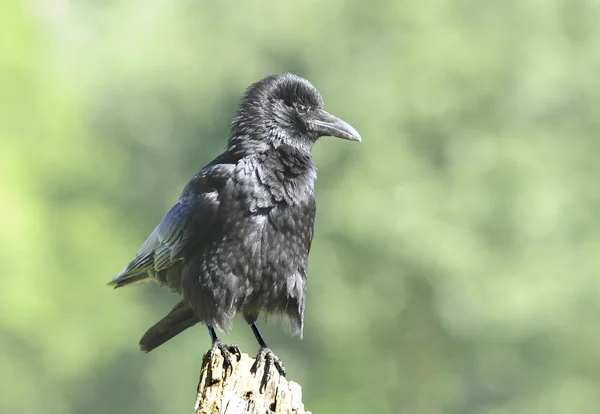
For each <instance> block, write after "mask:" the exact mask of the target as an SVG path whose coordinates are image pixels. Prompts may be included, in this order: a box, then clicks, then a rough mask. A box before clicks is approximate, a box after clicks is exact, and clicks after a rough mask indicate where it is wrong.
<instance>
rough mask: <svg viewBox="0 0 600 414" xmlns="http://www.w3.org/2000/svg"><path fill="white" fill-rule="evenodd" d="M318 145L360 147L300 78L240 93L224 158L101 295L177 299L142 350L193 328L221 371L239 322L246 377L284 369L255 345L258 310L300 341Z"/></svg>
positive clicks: (193, 183)
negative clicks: (151, 291) (329, 141)
mask: <svg viewBox="0 0 600 414" xmlns="http://www.w3.org/2000/svg"><path fill="white" fill-rule="evenodd" d="M321 136H334V137H339V138H343V139H346V140H350V141H359V142H360V141H361V137H360V135H359V133H358V132H357V131H356V130H355V129H354V128H353V127H352V126H350V125H349V124H348V123H346V122H345V121H343V120H341V119H339V118H337V117H335V116H333V115H331V114H330V113H328V112H326V111H325V110H324V109H323V98H322V97H321V94H320V93H319V92H318V91H317V89H316V88H315V87H314V86H313V85H312V84H311V83H310V82H309V81H308V80H306V79H304V78H301V77H299V76H297V75H294V74H290V73H286V74H280V75H272V76H268V77H266V78H264V79H262V80H260V81H258V82H256V83H254V84H253V85H251V86H250V87H249V88H248V89H247V90H246V93H245V94H244V96H243V97H242V100H241V102H240V104H239V106H238V109H237V112H236V115H235V118H234V119H233V122H232V124H231V132H230V136H229V140H228V142H227V146H226V149H225V151H224V152H223V153H222V154H221V155H219V156H217V157H216V158H215V159H214V160H213V161H212V162H210V163H209V164H208V165H207V166H205V167H204V168H202V170H200V172H199V173H197V174H196V175H195V176H194V177H193V178H192V179H191V180H190V181H189V182H188V184H187V185H186V186H185V188H184V189H183V191H182V193H181V196H180V198H179V200H178V201H177V203H176V204H175V205H174V206H173V207H172V208H171V209H170V210H169V211H168V212H167V213H166V214H165V216H164V217H163V219H162V221H161V222H160V223H159V224H158V226H157V227H156V228H155V229H154V231H153V232H152V234H150V236H149V237H148V239H147V240H146V241H145V243H144V244H143V245H142V247H141V248H140V249H139V251H138V252H137V254H136V256H135V258H134V259H133V260H132V261H131V262H130V263H129V264H128V265H127V267H126V268H125V269H123V271H121V273H119V274H118V275H117V276H116V277H115V278H114V279H112V281H111V282H109V285H112V286H114V287H115V288H117V287H122V286H128V285H135V284H139V283H141V282H145V281H148V280H150V279H151V280H154V281H155V282H157V283H158V284H159V285H161V286H164V287H166V288H168V289H169V290H171V291H173V292H176V293H178V294H179V295H181V296H182V300H181V301H180V302H179V303H177V304H176V305H175V307H173V309H172V310H171V311H170V312H169V313H168V314H167V316H165V317H164V318H163V319H162V320H160V321H159V322H158V323H156V324H155V325H154V326H152V327H151V328H150V329H149V330H148V331H147V332H146V333H145V334H144V336H143V337H142V339H141V340H140V343H139V348H140V350H142V351H146V352H149V351H151V350H153V349H154V348H156V347H158V346H159V345H161V344H163V343H164V342H166V341H168V340H169V339H171V338H173V337H174V336H175V335H177V334H179V333H181V332H183V331H184V330H185V329H187V328H189V327H191V326H193V325H195V324H196V323H198V322H202V323H204V324H206V326H207V327H208V332H209V335H210V339H211V342H212V346H211V349H210V351H209V356H210V357H212V356H213V355H214V353H215V352H216V350H217V349H218V350H219V351H220V352H221V355H222V356H223V359H224V365H225V368H226V369H227V368H228V367H229V368H233V366H232V359H231V355H232V354H233V355H235V356H237V359H238V360H239V358H240V357H241V353H240V350H239V348H238V346H237V345H228V344H223V343H222V342H221V341H220V340H219V337H218V336H217V333H216V331H215V328H217V329H218V330H219V331H221V332H223V331H227V330H228V329H229V328H230V326H231V320H232V318H233V317H234V316H235V315H236V314H237V313H241V314H242V315H243V317H244V319H245V320H246V322H247V323H248V324H249V325H250V327H251V329H252V332H253V333H254V336H255V337H256V340H257V341H258V344H259V346H260V350H259V352H258V354H257V356H256V361H255V363H254V365H253V372H256V369H257V368H258V366H259V365H261V364H262V363H263V362H264V364H265V367H264V374H263V379H262V384H263V385H265V384H266V383H267V382H268V380H269V378H270V376H271V374H270V372H271V370H272V369H273V367H275V368H276V369H277V370H278V371H279V372H280V374H282V375H285V368H284V366H283V363H282V362H281V360H280V359H279V358H278V357H277V356H276V355H275V354H274V353H273V352H272V351H271V349H270V348H269V347H268V346H267V343H266V342H265V340H264V339H263V338H262V336H261V334H260V332H259V330H258V327H257V325H256V321H257V319H258V316H259V314H260V313H261V312H264V313H267V314H280V315H283V316H285V317H287V318H288V319H289V321H290V325H291V327H292V330H293V333H294V334H296V335H299V336H300V337H302V332H303V327H304V305H305V296H306V279H307V275H306V268H307V262H308V255H309V251H310V247H311V243H312V239H313V234H314V221H315V213H316V204H315V197H314V183H315V179H316V176H317V174H316V168H315V165H314V164H313V160H312V157H311V149H312V146H313V144H314V143H315V142H316V141H317V140H318V139H319V138H320V137H321Z"/></svg>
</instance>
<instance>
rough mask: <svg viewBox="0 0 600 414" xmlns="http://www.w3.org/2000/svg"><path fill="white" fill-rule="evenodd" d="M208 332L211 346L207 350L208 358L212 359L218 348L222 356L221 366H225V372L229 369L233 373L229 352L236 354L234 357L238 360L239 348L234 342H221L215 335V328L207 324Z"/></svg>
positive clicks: (240, 354)
mask: <svg viewBox="0 0 600 414" xmlns="http://www.w3.org/2000/svg"><path fill="white" fill-rule="evenodd" d="M208 334H209V335H210V340H211V342H212V346H211V348H210V350H209V351H208V358H209V359H211V360H212V358H213V357H214V355H215V352H216V350H217V349H218V350H219V351H221V356H222V357H223V366H224V367H225V373H227V371H228V370H231V373H233V361H232V360H231V354H234V355H235V356H236V359H237V360H238V361H239V360H240V358H241V357H242V353H241V352H240V348H239V347H238V346H237V345H234V344H224V343H223V342H221V340H220V339H219V337H218V336H217V333H216V332H215V329H214V328H213V327H212V326H211V325H208Z"/></svg>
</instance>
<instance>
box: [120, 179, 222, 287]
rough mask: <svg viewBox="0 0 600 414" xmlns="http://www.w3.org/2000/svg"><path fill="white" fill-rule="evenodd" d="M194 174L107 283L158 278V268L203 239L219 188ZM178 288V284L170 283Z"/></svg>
mask: <svg viewBox="0 0 600 414" xmlns="http://www.w3.org/2000/svg"><path fill="white" fill-rule="evenodd" d="M205 178H206V174H204V176H200V175H197V176H196V177H194V179H193V180H192V181H191V182H190V183H189V184H188V186H187V187H186V190H184V193H183V194H182V196H181V198H180V199H179V201H178V202H177V204H175V205H174V206H173V207H171V209H170V210H169V211H168V212H167V214H165V216H164V217H163V219H162V220H161V222H160V223H159V225H158V226H157V227H156V228H155V229H154V231H153V232H152V234H150V236H149V237H148V239H147V240H146V241H145V242H144V244H143V245H142V247H141V248H140V250H139V251H138V252H137V254H136V256H135V258H134V259H133V260H132V261H131V262H130V263H129V265H127V267H126V268H125V269H123V271H122V272H121V273H119V274H118V275H117V276H116V277H115V278H114V279H113V280H112V281H111V282H110V283H109V284H110V285H113V286H115V287H120V286H125V285H130V284H137V283H141V282H145V281H146V280H148V279H149V278H153V279H155V280H157V281H158V282H159V283H160V282H161V280H159V279H162V277H160V272H161V271H163V270H168V269H169V268H171V267H172V266H174V265H176V264H177V263H179V262H180V261H181V260H182V259H183V253H184V251H185V250H186V249H187V248H189V247H190V246H191V245H192V244H194V243H197V242H198V241H200V240H201V239H202V237H203V236H204V234H205V233H206V232H207V231H208V230H209V229H210V228H211V227H212V225H213V223H214V219H215V216H216V214H217V209H218V207H219V194H218V190H217V189H215V188H213V187H211V186H208V185H206V184H205V183H204V182H203V181H204V179H205ZM169 287H170V288H171V289H174V290H178V289H179V286H169Z"/></svg>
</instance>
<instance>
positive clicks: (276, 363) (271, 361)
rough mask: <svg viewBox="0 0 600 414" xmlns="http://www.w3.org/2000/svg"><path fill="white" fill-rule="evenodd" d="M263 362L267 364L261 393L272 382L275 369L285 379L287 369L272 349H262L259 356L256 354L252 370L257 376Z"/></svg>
mask: <svg viewBox="0 0 600 414" xmlns="http://www.w3.org/2000/svg"><path fill="white" fill-rule="evenodd" d="M263 361H264V363H265V367H264V371H263V377H262V380H261V382H260V392H262V391H264V390H265V388H266V387H267V384H268V383H269V381H270V380H271V372H272V370H273V367H275V368H276V369H277V371H278V372H279V374H281V375H282V376H284V377H285V367H284V366H283V362H281V359H279V357H278V356H277V355H275V354H274V353H273V351H271V349H270V348H268V347H261V348H260V350H259V351H258V354H256V360H255V361H254V364H252V367H251V368H250V372H252V373H253V374H256V373H257V372H258V369H259V368H260V366H261V365H262V362H263Z"/></svg>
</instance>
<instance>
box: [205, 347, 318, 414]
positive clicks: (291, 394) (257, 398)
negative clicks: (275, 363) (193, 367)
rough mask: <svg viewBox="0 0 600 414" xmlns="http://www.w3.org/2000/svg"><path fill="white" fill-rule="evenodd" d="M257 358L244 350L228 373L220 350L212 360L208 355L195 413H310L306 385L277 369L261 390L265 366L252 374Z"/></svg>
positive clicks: (234, 360)
mask: <svg viewBox="0 0 600 414" xmlns="http://www.w3.org/2000/svg"><path fill="white" fill-rule="evenodd" d="M252 364H254V359H253V358H251V357H249V356H248V355H247V354H242V357H241V359H240V360H239V361H236V359H235V357H234V358H233V365H234V366H233V372H232V373H227V375H225V370H224V368H223V358H222V357H221V354H220V353H219V352H217V353H216V355H215V356H214V358H213V359H212V360H209V358H207V357H206V355H205V357H204V359H203V361H202V368H201V370H200V381H199V383H198V393H197V396H196V404H195V405H194V414H217V413H218V414H275V413H277V414H283V413H285V414H310V412H308V411H304V404H302V388H301V387H300V385H298V384H297V383H295V382H292V381H288V380H286V379H285V377H283V376H281V375H279V373H278V372H277V370H276V369H273V373H272V376H271V380H270V381H269V383H268V384H267V386H266V388H265V389H264V390H263V391H262V392H259V387H260V383H261V379H262V375H263V367H264V365H263V367H261V368H260V369H259V370H258V372H257V373H256V375H255V374H252V373H251V372H250V368H251V367H252Z"/></svg>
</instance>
